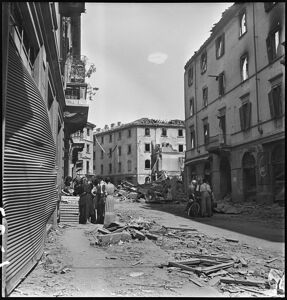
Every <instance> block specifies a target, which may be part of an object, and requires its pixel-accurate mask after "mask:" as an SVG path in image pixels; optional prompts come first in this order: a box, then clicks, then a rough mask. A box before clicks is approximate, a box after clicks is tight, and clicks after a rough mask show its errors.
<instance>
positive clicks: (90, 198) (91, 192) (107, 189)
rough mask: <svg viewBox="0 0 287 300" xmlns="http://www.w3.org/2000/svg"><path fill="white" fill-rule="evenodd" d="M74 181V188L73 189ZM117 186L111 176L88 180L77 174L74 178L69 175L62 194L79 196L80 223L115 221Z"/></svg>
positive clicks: (106, 223) (106, 224) (109, 222)
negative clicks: (115, 192)
mask: <svg viewBox="0 0 287 300" xmlns="http://www.w3.org/2000/svg"><path fill="white" fill-rule="evenodd" d="M72 182H73V187H74V188H73V189H72ZM114 191H115V186H114V185H113V184H112V182H111V180H110V178H106V179H105V180H104V179H103V178H102V177H97V178H94V179H93V180H88V179H87V178H86V177H82V178H80V177H79V176H77V177H76V178H75V179H74V180H72V177H71V176H67V177H66V178H65V181H64V185H63V188H62V195H65V196H79V223H80V224H86V223H93V224H104V226H105V227H106V226H108V225H109V224H111V223H112V222H114V221H115V219H116V217H115V212H114V198H113V194H114Z"/></svg>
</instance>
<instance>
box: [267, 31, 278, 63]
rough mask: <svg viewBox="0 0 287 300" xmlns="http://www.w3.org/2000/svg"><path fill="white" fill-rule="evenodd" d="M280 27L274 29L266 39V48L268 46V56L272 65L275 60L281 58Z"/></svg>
mask: <svg viewBox="0 0 287 300" xmlns="http://www.w3.org/2000/svg"><path fill="white" fill-rule="evenodd" d="M280 43H281V38H280V27H279V26H277V27H276V28H275V29H273V30H272V31H271V32H270V33H269V35H268V37H267V39H266V46H267V54H268V61H269V63H271V62H272V61H273V60H274V59H276V58H277V57H279V56H280V54H281V51H280Z"/></svg>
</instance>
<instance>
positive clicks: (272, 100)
mask: <svg viewBox="0 0 287 300" xmlns="http://www.w3.org/2000/svg"><path fill="white" fill-rule="evenodd" d="M268 98H269V108H270V114H271V118H272V119H276V118H280V117H281V116H282V88H281V84H280V85H277V86H274V87H272V89H271V91H270V92H269V94H268Z"/></svg>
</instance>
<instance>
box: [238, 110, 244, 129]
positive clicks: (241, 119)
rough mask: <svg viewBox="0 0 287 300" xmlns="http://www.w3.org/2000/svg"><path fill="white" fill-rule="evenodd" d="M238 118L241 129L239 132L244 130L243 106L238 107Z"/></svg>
mask: <svg viewBox="0 0 287 300" xmlns="http://www.w3.org/2000/svg"><path fill="white" fill-rule="evenodd" d="M239 117H240V127H241V130H244V129H245V126H244V115H243V106H241V107H239Z"/></svg>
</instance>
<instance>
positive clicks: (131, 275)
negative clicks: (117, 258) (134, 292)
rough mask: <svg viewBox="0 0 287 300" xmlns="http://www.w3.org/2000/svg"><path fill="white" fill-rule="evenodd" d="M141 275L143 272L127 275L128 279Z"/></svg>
mask: <svg viewBox="0 0 287 300" xmlns="http://www.w3.org/2000/svg"><path fill="white" fill-rule="evenodd" d="M142 275H144V273H143V272H133V273H130V274H129V276H130V277H139V276H142Z"/></svg>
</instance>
